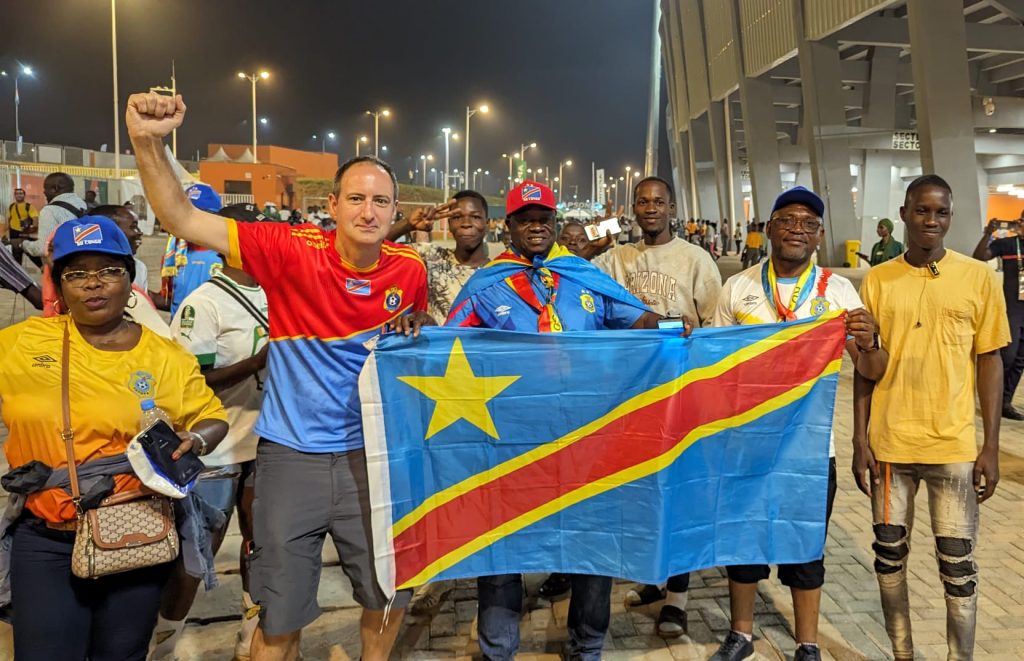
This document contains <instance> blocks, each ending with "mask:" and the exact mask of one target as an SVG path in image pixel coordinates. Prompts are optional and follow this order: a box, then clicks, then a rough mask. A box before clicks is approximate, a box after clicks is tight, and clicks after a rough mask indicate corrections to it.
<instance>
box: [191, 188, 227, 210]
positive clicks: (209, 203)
mask: <svg viewBox="0 0 1024 661" xmlns="http://www.w3.org/2000/svg"><path fill="white" fill-rule="evenodd" d="M185 195H188V199H189V202H191V203H192V206H194V207H195V208H196V209H202V210H203V211H209V212H210V213H217V212H218V211H220V208H221V206H222V205H221V202H220V195H217V191H215V190H213V188H211V187H210V186H208V185H206V184H192V185H191V186H189V187H188V188H186V189H185Z"/></svg>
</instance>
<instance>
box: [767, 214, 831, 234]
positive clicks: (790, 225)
mask: <svg viewBox="0 0 1024 661" xmlns="http://www.w3.org/2000/svg"><path fill="white" fill-rule="evenodd" d="M771 223H772V224H773V225H775V226H776V227H778V228H780V229H784V230H786V231H789V232H792V231H793V230H795V229H799V230H801V231H803V232H806V233H808V234H814V233H815V232H817V231H818V230H820V229H821V221H820V220H818V219H817V218H792V217H788V216H787V217H786V218H772V219H771Z"/></svg>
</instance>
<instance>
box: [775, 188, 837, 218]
mask: <svg viewBox="0 0 1024 661" xmlns="http://www.w3.org/2000/svg"><path fill="white" fill-rule="evenodd" d="M790 204H802V205H804V206H805V207H807V208H809V209H811V210H812V211H814V213H815V214H817V216H818V218H824V217H825V203H824V202H822V200H821V198H820V197H818V195H817V194H816V193H815V192H814V191H812V190H809V189H807V188H804V187H803V186H794V187H793V188H790V189H789V190H788V191H783V193H782V195H779V196H778V197H777V198H775V204H774V205H773V206H772V213H775V212H776V211H778V210H779V209H781V208H782V207H785V206H789V205H790Z"/></svg>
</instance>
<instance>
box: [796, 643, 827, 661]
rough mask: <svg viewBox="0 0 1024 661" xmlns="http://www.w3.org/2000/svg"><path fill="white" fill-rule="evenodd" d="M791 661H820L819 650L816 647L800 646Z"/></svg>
mask: <svg viewBox="0 0 1024 661" xmlns="http://www.w3.org/2000/svg"><path fill="white" fill-rule="evenodd" d="M793 661H821V650H820V649H818V646H817V645H801V646H800V647H798V648H796V654H795V655H794V656H793Z"/></svg>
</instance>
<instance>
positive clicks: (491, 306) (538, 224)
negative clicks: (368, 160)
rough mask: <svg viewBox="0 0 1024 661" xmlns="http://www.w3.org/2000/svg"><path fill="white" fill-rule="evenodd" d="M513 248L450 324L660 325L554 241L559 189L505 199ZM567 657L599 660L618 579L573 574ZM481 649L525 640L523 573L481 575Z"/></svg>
mask: <svg viewBox="0 0 1024 661" xmlns="http://www.w3.org/2000/svg"><path fill="white" fill-rule="evenodd" d="M505 210H506V214H507V219H506V221H505V223H506V225H507V227H508V232H509V237H510V240H509V244H510V248H509V250H508V251H506V252H504V253H502V254H501V255H499V256H498V257H497V258H496V259H494V260H493V261H491V263H489V264H488V265H487V266H485V267H484V268H482V269H480V270H479V271H477V272H476V273H475V274H473V276H471V277H470V279H469V280H468V281H467V282H466V284H465V286H464V287H463V288H462V291H461V293H460V294H459V296H458V297H457V298H456V299H455V302H454V303H453V304H452V312H451V314H449V316H448V321H447V324H448V325H453V326H454V325H458V326H479V327H483V328H497V329H503V330H516V331H528V332H531V331H532V332H555V333H556V332H561V331H576V330H601V329H615V328H656V327H657V322H658V318H659V317H658V315H656V314H654V313H653V312H651V311H650V310H648V309H647V306H645V305H644V304H643V303H642V302H641V301H640V300H639V299H637V298H636V297H635V296H633V295H632V294H630V293H629V292H628V291H626V290H625V289H624V288H623V287H622V286H621V285H619V284H618V283H617V282H615V281H614V280H612V279H611V278H610V277H608V276H607V275H605V274H603V273H601V272H600V271H599V270H598V269H597V268H596V267H594V266H592V265H591V264H590V263H588V262H587V261H586V260H584V259H580V258H579V257H576V256H575V255H573V254H572V253H570V252H569V251H568V250H567V249H565V248H564V247H562V246H560V245H558V244H557V243H555V196H554V194H553V193H552V192H551V189H550V188H548V187H547V186H545V185H543V184H540V183H537V182H534V181H524V182H523V183H522V184H520V185H519V186H517V187H516V188H514V189H512V190H511V191H509V194H508V198H507V200H506V206H505ZM570 581H571V584H572V599H571V601H570V602H569V618H568V627H569V641H568V643H567V646H568V650H567V652H568V654H567V656H568V658H572V659H584V660H591V659H592V660H598V659H600V658H601V648H602V645H603V643H604V636H605V633H606V632H607V631H608V623H609V620H610V617H611V613H610V598H611V589H612V579H611V578H608V577H604V576H587V575H581V574H571V575H570ZM477 588H478V592H479V608H480V612H479V619H478V632H479V640H480V650H481V652H483V655H484V657H485V658H487V659H511V658H513V657H514V656H515V654H516V651H517V650H518V648H519V617H520V614H521V613H522V610H523V588H522V577H521V576H520V575H518V574H505V575H499V576H482V577H480V578H479V579H478V581H477Z"/></svg>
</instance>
